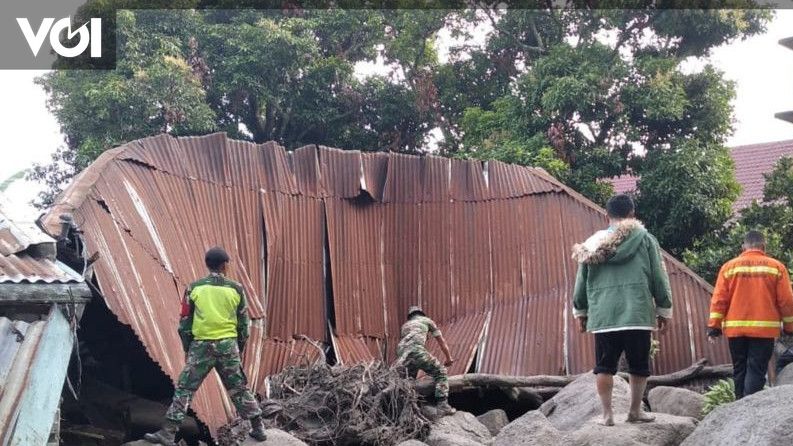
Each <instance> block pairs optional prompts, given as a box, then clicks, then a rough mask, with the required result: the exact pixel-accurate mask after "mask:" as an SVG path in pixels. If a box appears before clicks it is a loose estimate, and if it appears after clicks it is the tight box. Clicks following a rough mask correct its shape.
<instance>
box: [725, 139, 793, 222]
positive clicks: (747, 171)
mask: <svg viewBox="0 0 793 446" xmlns="http://www.w3.org/2000/svg"><path fill="white" fill-rule="evenodd" d="M784 156H793V140H788V141H777V142H768V143H763V144H752V145H748V146H738V147H733V149H732V159H733V160H734V161H735V179H736V180H738V183H739V184H740V185H741V188H742V189H743V191H742V192H741V196H740V197H738V200H737V201H736V202H735V204H734V205H733V209H734V210H736V211H738V210H741V209H743V208H745V207H747V206H749V205H750V204H752V202H753V201H755V200H757V201H763V187H765V177H764V176H763V174H766V173H769V172H771V171H772V170H773V169H774V165H775V164H776V163H777V161H779V159H780V158H782V157H784Z"/></svg>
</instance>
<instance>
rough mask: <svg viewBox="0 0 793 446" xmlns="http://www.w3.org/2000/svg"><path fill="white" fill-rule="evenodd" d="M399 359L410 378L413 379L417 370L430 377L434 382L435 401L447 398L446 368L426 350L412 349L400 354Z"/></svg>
mask: <svg viewBox="0 0 793 446" xmlns="http://www.w3.org/2000/svg"><path fill="white" fill-rule="evenodd" d="M400 357H401V358H402V363H403V364H404V365H405V367H406V368H407V369H408V375H409V376H410V377H411V378H415V377H416V375H418V373H419V370H423V371H424V373H426V374H427V375H429V376H431V377H432V380H433V381H435V399H437V400H445V399H447V398H448V397H449V375H448V374H447V373H446V367H444V366H443V364H441V362H440V361H438V358H436V357H434V356H432V355H431V354H430V352H428V351H427V349H426V348H424V347H413V348H411V349H410V350H408V351H406V352H404V353H402V354H400Z"/></svg>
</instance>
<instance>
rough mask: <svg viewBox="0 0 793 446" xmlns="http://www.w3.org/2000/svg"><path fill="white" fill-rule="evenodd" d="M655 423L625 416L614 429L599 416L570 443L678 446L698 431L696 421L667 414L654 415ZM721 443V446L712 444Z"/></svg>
mask: <svg viewBox="0 0 793 446" xmlns="http://www.w3.org/2000/svg"><path fill="white" fill-rule="evenodd" d="M653 415H654V416H655V417H656V419H655V421H654V422H652V423H642V424H631V423H626V422H625V417H624V416H619V417H617V419H616V420H615V421H616V424H615V425H614V426H608V427H607V426H603V425H602V424H600V423H599V421H600V417H595V418H593V419H591V420H589V421H588V422H586V423H585V424H584V425H583V426H581V428H579V429H578V430H576V431H575V432H571V433H570V444H572V445H576V446H677V445H679V444H680V443H682V442H683V440H685V439H686V437H688V436H689V435H690V434H691V432H693V431H694V429H695V428H696V420H695V419H694V418H691V417H679V416H676V415H669V414H665V413H654V414H653ZM713 444H714V445H715V444H719V443H713Z"/></svg>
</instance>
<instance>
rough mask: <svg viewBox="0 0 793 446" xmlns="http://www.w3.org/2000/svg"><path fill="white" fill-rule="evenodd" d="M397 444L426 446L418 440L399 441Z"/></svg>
mask: <svg viewBox="0 0 793 446" xmlns="http://www.w3.org/2000/svg"><path fill="white" fill-rule="evenodd" d="M397 446H427V443H424V442H423V441H418V440H407V441H403V442H402V443H399V444H398V445H397Z"/></svg>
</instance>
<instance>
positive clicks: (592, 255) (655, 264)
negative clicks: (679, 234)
mask: <svg viewBox="0 0 793 446" xmlns="http://www.w3.org/2000/svg"><path fill="white" fill-rule="evenodd" d="M606 210H607V212H608V215H609V220H610V222H609V223H610V224H609V227H608V229H605V230H602V231H598V232H597V233H595V234H594V235H593V236H591V237H590V238H589V239H587V240H586V241H585V242H584V243H582V244H579V245H575V246H574V247H573V259H574V260H576V261H577V262H578V263H579V268H578V275H577V276H576V283H575V291H574V293H573V315H574V316H575V317H576V318H578V321H579V328H580V330H581V332H585V331H589V332H591V333H594V334H595V363H596V365H595V369H594V373H595V374H596V375H597V391H598V395H599V396H600V400H601V403H602V405H603V424H605V425H606V426H613V425H614V413H613V411H612V406H611V399H612V390H613V387H614V375H615V374H616V373H617V363H618V362H619V358H620V355H622V353H623V352H624V353H625V358H626V359H627V361H628V372H629V373H630V385H631V408H630V412H629V413H628V418H627V421H628V422H629V423H646V422H651V421H654V419H655V418H654V417H653V416H651V415H648V414H646V413H644V412H643V410H642V398H643V397H644V389H645V387H646V385H647V377H648V376H650V345H651V333H652V331H653V330H654V329H655V326H656V324H657V326H658V328H659V329H660V330H661V331H662V332H663V331H665V330H666V327H667V325H668V321H669V319H670V318H671V317H672V292H671V289H670V287H669V276H668V275H667V274H666V269H665V267H664V262H663V258H662V257H661V248H660V247H659V246H658V241H657V240H656V239H655V237H653V236H652V235H651V234H650V233H649V232H647V230H646V229H645V228H644V226H643V225H642V224H641V222H639V221H638V220H636V219H635V218H634V204H633V200H632V199H631V198H630V197H629V196H627V195H617V196H614V197H612V198H611V199H610V200H609V201H608V203H607V204H606Z"/></svg>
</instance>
